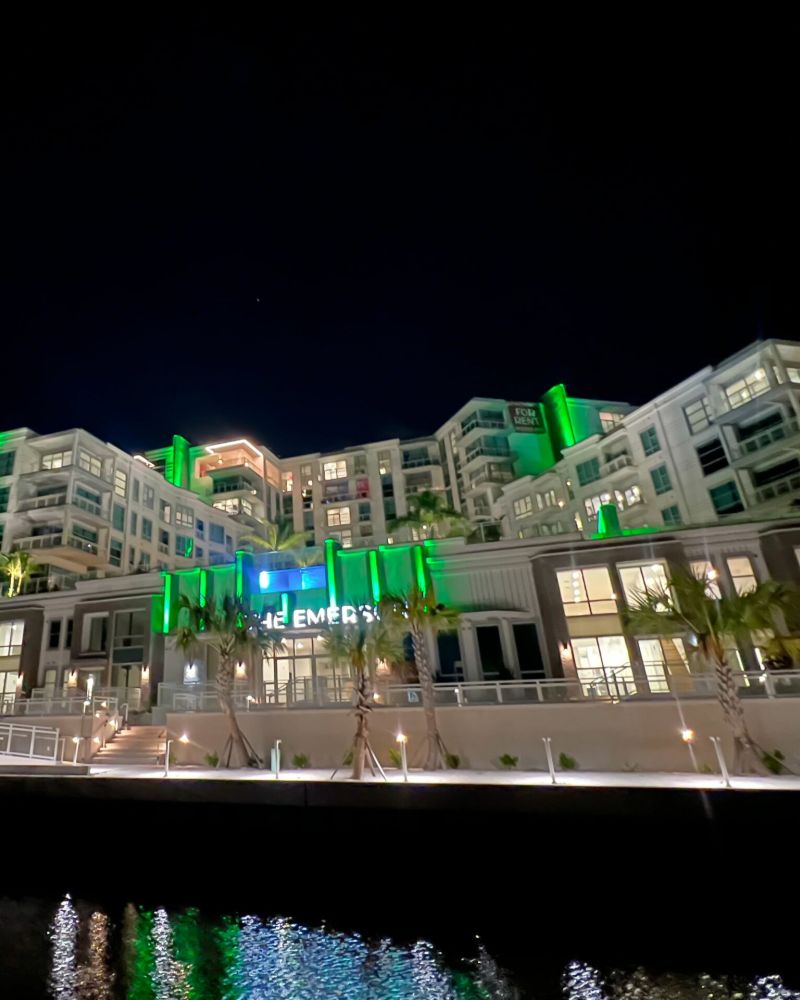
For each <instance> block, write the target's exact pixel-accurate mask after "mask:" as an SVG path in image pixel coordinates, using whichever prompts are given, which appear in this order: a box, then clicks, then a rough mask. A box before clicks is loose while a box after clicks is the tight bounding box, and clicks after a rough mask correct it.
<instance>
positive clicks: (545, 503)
mask: <svg viewBox="0 0 800 1000" xmlns="http://www.w3.org/2000/svg"><path fill="white" fill-rule="evenodd" d="M536 506H537V507H538V508H539V510H544V509H545V507H557V506H558V497H557V496H556V491H555V490H545V492H544V493H537V494H536Z"/></svg>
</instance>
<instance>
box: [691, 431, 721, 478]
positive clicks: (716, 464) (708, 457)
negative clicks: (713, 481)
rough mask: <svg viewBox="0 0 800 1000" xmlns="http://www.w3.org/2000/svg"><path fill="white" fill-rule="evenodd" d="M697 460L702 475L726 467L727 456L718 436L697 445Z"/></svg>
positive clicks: (708, 474)
mask: <svg viewBox="0 0 800 1000" xmlns="http://www.w3.org/2000/svg"><path fill="white" fill-rule="evenodd" d="M697 460H698V461H699V462H700V468H701V469H702V470H703V475H704V476H710V475H711V473H712V472H719V470H720V469H727V467H728V456H727V455H726V454H725V449H724V447H723V446H722V441H721V440H720V439H719V438H718V437H715V438H712V439H711V440H710V441H706V443H705V444H701V445H698V446H697Z"/></svg>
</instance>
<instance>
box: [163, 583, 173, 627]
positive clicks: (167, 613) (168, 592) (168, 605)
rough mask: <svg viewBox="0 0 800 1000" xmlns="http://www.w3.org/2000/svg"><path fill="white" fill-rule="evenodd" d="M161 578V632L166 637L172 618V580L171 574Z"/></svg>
mask: <svg viewBox="0 0 800 1000" xmlns="http://www.w3.org/2000/svg"><path fill="white" fill-rule="evenodd" d="M161 577H162V579H163V581H164V619H163V622H162V628H161V630H162V632H163V633H164V635H167V634H168V632H169V630H170V624H171V622H170V620H171V616H172V587H173V579H172V574H171V573H162V574H161Z"/></svg>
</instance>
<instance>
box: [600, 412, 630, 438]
mask: <svg viewBox="0 0 800 1000" xmlns="http://www.w3.org/2000/svg"><path fill="white" fill-rule="evenodd" d="M624 419H625V415H624V414H623V413H612V412H610V411H609V410H601V411H600V426H601V427H602V428H603V432H604V433H605V434H608V432H609V431H613V430H614V428H615V427H619V425H620V424H621V423H622V421H623V420H624Z"/></svg>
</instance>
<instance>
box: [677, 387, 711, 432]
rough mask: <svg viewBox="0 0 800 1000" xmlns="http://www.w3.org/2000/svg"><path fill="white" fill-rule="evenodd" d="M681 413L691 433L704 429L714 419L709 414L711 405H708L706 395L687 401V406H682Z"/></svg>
mask: <svg viewBox="0 0 800 1000" xmlns="http://www.w3.org/2000/svg"><path fill="white" fill-rule="evenodd" d="M683 413H684V416H685V417H686V422H687V423H688V425H689V430H690V431H691V433H692V434H697V433H699V432H700V431H704V430H705V429H706V427H708V425H709V424H710V423H711V421H712V420H713V419H714V418H713V417H712V416H711V407H710V406H709V405H708V397H707V396H702V397H701V398H700V399H696V400H695V401H694V402H693V403H689V405H688V406H684V408H683Z"/></svg>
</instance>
